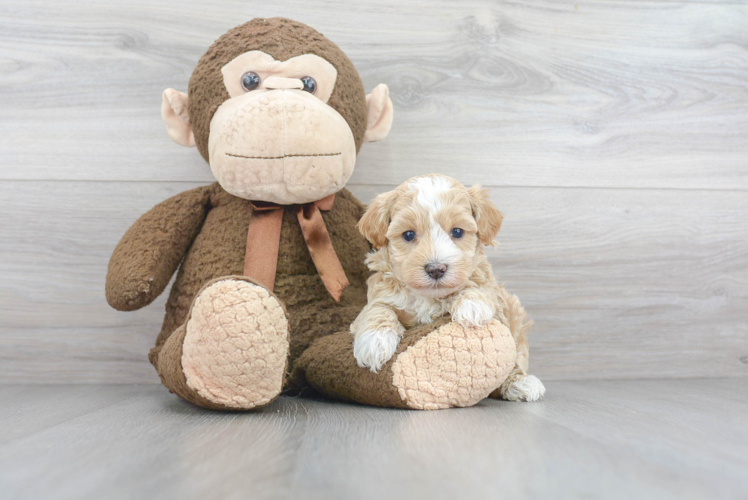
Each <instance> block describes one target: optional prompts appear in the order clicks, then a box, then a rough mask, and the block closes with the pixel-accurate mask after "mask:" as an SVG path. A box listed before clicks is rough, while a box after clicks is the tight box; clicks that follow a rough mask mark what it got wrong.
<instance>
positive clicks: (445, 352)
mask: <svg viewBox="0 0 748 500" xmlns="http://www.w3.org/2000/svg"><path fill="white" fill-rule="evenodd" d="M253 50H255V51H256V50H261V51H263V52H265V53H266V54H269V55H271V56H273V57H274V58H275V59H276V60H278V61H285V60H287V59H289V58H292V57H295V56H299V55H303V54H315V55H317V56H319V57H321V58H323V59H325V60H326V61H329V62H330V63H332V64H333V65H334V66H335V67H336V69H337V71H338V76H337V81H336V83H335V87H334V91H333V92H332V95H331V97H330V98H329V101H328V102H327V104H328V105H329V106H330V107H331V108H333V109H334V110H335V111H336V112H337V113H339V114H340V115H341V116H342V117H343V118H344V119H345V121H346V122H347V123H348V126H349V127H350V130H351V132H352V134H353V139H354V140H355V150H356V151H358V149H359V147H360V146H361V144H362V142H364V136H365V133H367V131H368V130H370V129H371V127H372V123H374V122H376V120H373V119H372V118H371V116H372V115H371V110H370V109H369V110H368V112H369V115H368V117H367V100H366V98H365V94H364V89H363V85H362V83H361V80H360V78H359V76H358V74H357V73H356V71H355V69H354V67H353V65H352V64H351V62H350V61H349V60H348V58H347V57H346V56H345V54H343V52H342V51H341V50H340V49H338V48H337V46H335V45H334V44H333V43H332V42H330V41H329V40H327V39H326V38H324V37H323V36H322V35H320V34H319V33H317V32H316V31H314V30H312V29H311V28H309V27H308V26H305V25H303V24H300V23H296V22H293V21H290V20H286V19H270V20H263V19H256V20H253V21H251V22H249V23H247V24H245V25H242V26H239V27H237V28H235V29H233V30H231V31H229V32H228V33H227V34H225V35H224V36H223V37H221V38H220V39H219V40H218V41H217V42H216V43H215V44H214V45H213V46H212V47H211V48H210V49H209V50H208V52H207V53H206V54H205V55H204V56H203V58H201V60H200V62H199V64H198V66H197V68H196V69H195V72H194V74H193V77H192V79H191V81H190V91H189V124H187V120H186V119H185V118H182V120H183V121H184V123H181V122H176V123H177V126H179V127H191V129H190V128H184V130H186V131H187V132H189V133H190V134H192V133H194V143H195V144H196V145H197V147H198V148H199V150H200V152H201V154H202V155H203V156H204V157H205V159H206V160H208V161H209V163H210V161H211V160H212V159H211V158H210V148H209V136H210V133H211V126H212V124H211V119H212V117H213V116H214V114H215V112H216V110H217V109H218V108H219V107H220V106H221V105H222V103H224V102H225V101H227V100H229V99H230V96H229V95H228V93H227V91H226V88H225V87H224V84H223V82H222V80H221V68H223V67H225V65H226V64H228V63H229V62H230V61H232V60H233V59H234V58H236V57H237V56H239V55H240V54H243V53H246V52H247V51H253ZM285 80H291V78H285ZM270 92H276V93H277V92H298V91H295V90H285V91H284V90H272V89H271V90H270ZM268 95H269V94H268ZM280 95H282V94H280ZM165 96H166V94H165ZM385 97H386V94H385ZM387 101H388V99H387ZM389 104H390V106H391V102H390V103H389ZM172 107H174V105H173V104H172ZM175 112H177V114H179V110H178V106H177V107H176V108H175ZM390 113H391V111H390ZM380 114H381V113H380ZM374 118H376V116H374ZM367 122H368V123H367ZM261 125H262V124H261V123H260V124H259V126H261ZM367 127H368V129H367ZM170 135H171V134H170ZM385 135H386V132H385ZM183 136H184V137H187V135H186V134H184V133H183ZM175 140H176V139H175ZM285 153H288V152H287V151H286V152H285ZM309 156H314V155H309ZM211 166H212V165H211ZM311 168H315V167H314V165H312V167H311ZM344 180H345V179H344ZM309 201H311V200H309ZM295 210H296V209H295V207H294V206H287V207H285V208H283V211H284V214H283V222H282V226H281V237H280V250H279V254H278V263H277V273H276V278H275V285H274V289H273V293H270V292H269V291H268V290H267V289H266V288H265V287H263V286H261V285H259V284H258V283H257V282H255V281H254V280H253V279H252V278H251V277H243V276H241V275H242V272H243V265H244V260H245V251H246V249H247V228H248V226H249V223H250V220H251V219H252V217H253V216H255V213H254V211H253V208H252V203H251V202H250V201H249V200H247V199H243V198H241V197H238V196H235V195H233V194H230V193H229V192H227V191H226V190H225V189H224V188H223V187H222V185H221V183H220V182H218V183H215V184H212V185H209V186H205V187H200V188H197V189H192V190H190V191H186V192H183V193H181V194H179V195H177V196H175V197H173V198H170V199H169V200H166V201H164V202H163V203H161V204H159V205H157V206H156V207H154V208H153V209H152V210H150V211H149V212H148V213H146V214H145V215H143V216H142V217H141V218H140V219H139V220H138V221H137V222H136V223H135V224H134V225H133V226H132V227H131V228H130V229H129V230H128V231H127V233H126V234H125V235H124V236H123V238H122V240H121V241H120V243H119V244H118V245H117V247H116V249H115V251H114V253H113V255H112V259H111V261H110V265H109V271H108V275H107V283H106V294H107V300H108V301H109V303H110V304H111V305H112V307H114V308H116V309H119V310H124V311H129V310H135V309H138V308H141V307H144V306H145V305H147V304H149V303H150V302H152V301H153V300H154V299H155V298H156V297H157V296H158V295H159V294H160V293H161V292H162V291H163V290H164V289H165V287H166V285H167V284H168V282H169V280H170V278H171V276H172V275H173V273H174V272H175V271H176V270H177V269H178V274H177V277H176V281H175V283H174V285H173V287H172V289H171V293H170V296H169V300H168V302H167V306H166V317H165V319H164V323H163V327H162V330H161V333H160V335H159V336H158V339H157V341H156V346H155V347H154V348H153V349H152V350H151V353H150V360H151V362H152V363H153V365H154V366H155V367H156V369H157V371H158V373H159V376H160V377H161V380H162V382H163V383H164V385H165V386H166V387H168V388H169V389H170V390H171V391H172V392H174V393H176V394H178V395H179V396H181V397H183V398H185V399H187V400H189V401H191V402H193V403H195V404H198V405H200V406H204V407H207V408H213V409H232V410H243V409H250V408H256V407H259V406H263V405H265V404H267V403H269V402H270V401H272V399H274V398H275V397H277V396H278V395H279V394H280V393H281V391H282V390H295V391H297V392H298V391H299V390H302V389H304V388H312V389H315V390H316V391H317V392H319V393H322V394H324V395H327V396H329V397H333V398H338V399H343V400H349V401H357V402H361V403H367V404H375V405H381V406H390V407H403V408H425V409H430V408H446V407H451V406H469V405H472V404H475V403H476V402H478V401H480V400H481V399H483V398H484V397H486V396H488V395H489V394H490V393H491V392H493V391H494V390H495V389H497V388H498V387H499V385H500V384H501V383H502V381H503V380H504V379H505V378H506V376H507V374H508V373H509V371H510V370H511V368H512V366H513V364H514V359H515V354H516V352H515V346H514V343H513V340H512V336H511V333H510V332H509V329H508V328H507V327H508V326H509V324H510V322H511V321H512V319H511V317H512V315H514V316H516V315H517V314H518V313H522V311H515V310H513V309H512V304H508V305H507V308H506V311H505V313H506V315H507V317H508V319H507V321H506V322H505V323H506V324H500V323H499V322H493V323H491V324H489V325H487V326H485V327H481V328H473V329H464V328H462V327H460V326H458V325H457V324H456V323H451V322H449V320H448V319H443V320H440V321H437V322H436V323H433V324H429V325H423V326H419V327H416V328H413V329H411V330H410V331H408V332H406V334H405V336H404V337H403V341H402V342H401V344H400V346H399V348H398V351H397V354H396V355H395V356H394V357H393V358H392V359H391V360H390V361H389V362H388V363H387V364H386V365H385V366H384V368H383V369H382V370H381V371H380V372H379V373H376V374H375V373H372V372H371V371H369V370H367V369H364V368H361V367H359V366H357V363H356V360H355V359H354V357H353V352H352V337H351V335H350V333H349V332H348V327H349V325H350V323H351V322H352V321H353V320H354V319H355V318H356V316H357V315H358V313H359V312H360V310H361V309H362V308H363V306H364V305H365V304H366V283H365V282H366V279H367V278H368V276H369V271H368V270H367V269H366V266H365V265H364V258H365V255H366V253H367V252H368V251H369V250H370V246H369V243H368V242H367V241H366V239H365V238H364V237H363V236H362V235H361V234H360V233H359V232H358V230H357V228H356V224H357V222H358V221H359V219H360V218H361V216H362V214H363V212H364V207H363V205H362V204H361V203H360V202H359V201H358V200H357V199H356V198H355V197H353V195H351V194H350V193H349V192H348V191H347V190H345V189H341V190H339V191H338V192H337V194H336V197H335V202H334V205H333V208H332V209H331V210H329V211H327V212H323V213H322V217H323V219H324V223H325V226H326V228H327V231H328V232H329V235H330V239H331V240H332V244H333V247H334V249H335V252H336V253H337V256H338V258H339V260H340V263H341V264H342V267H343V269H344V270H345V274H346V276H347V278H348V280H349V282H350V285H349V286H348V287H347V288H346V289H345V290H344V292H343V295H342V297H341V300H340V301H339V302H336V301H335V300H334V299H333V298H332V297H331V296H330V294H329V293H328V292H327V290H326V289H325V286H324V284H323V282H322V280H321V279H320V276H319V274H318V270H317V268H316V267H315V264H314V262H313V260H312V258H311V256H310V252H309V249H308V248H307V243H306V242H305V239H304V235H303V234H302V231H301V228H300V226H299V222H298V221H297V218H296V212H295ZM271 379H272V380H271Z"/></svg>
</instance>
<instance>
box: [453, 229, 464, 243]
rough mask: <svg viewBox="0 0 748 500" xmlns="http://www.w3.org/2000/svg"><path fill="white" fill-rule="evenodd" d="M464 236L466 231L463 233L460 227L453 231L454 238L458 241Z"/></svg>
mask: <svg viewBox="0 0 748 500" xmlns="http://www.w3.org/2000/svg"><path fill="white" fill-rule="evenodd" d="M464 235H465V231H463V230H462V229H460V228H459V227H456V228H454V229H452V238H454V239H457V240H458V239H460V238H462V237H463V236H464Z"/></svg>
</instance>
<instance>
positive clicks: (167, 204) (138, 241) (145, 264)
mask: <svg viewBox="0 0 748 500" xmlns="http://www.w3.org/2000/svg"><path fill="white" fill-rule="evenodd" d="M211 189H212V186H204V187H199V188H196V189H191V190H189V191H185V192H183V193H180V194H178V195H176V196H174V197H172V198H169V199H168V200H166V201H164V202H161V203H159V204H158V205H156V206H155V207H153V208H152V209H151V210H149V211H148V212H146V213H145V214H144V215H143V216H142V217H140V218H139V219H138V220H137V221H136V222H135V224H133V225H132V226H131V227H130V229H128V230H127V232H126V233H125V235H124V236H123V237H122V239H121V240H120V242H119V243H118V244H117V247H116V248H115V249H114V253H113V254H112V258H111V259H110V260H109V270H108V271H107V277H106V299H107V302H109V305H110V306H112V307H113V308H115V309H117V310H119V311H134V310H136V309H140V308H141V307H144V306H147V305H148V304H150V303H151V302H153V300H154V299H155V298H156V297H158V296H159V294H160V293H161V292H163V290H164V288H165V287H166V285H167V284H168V283H169V279H171V276H172V274H174V271H176V269H177V267H178V266H179V263H180V262H181V261H182V259H183V258H184V255H185V254H186V253H187V250H188V249H189V247H190V245H191V244H192V242H193V240H194V239H195V237H196V236H197V234H198V233H199V232H200V228H201V226H202V224H203V221H204V220H205V216H206V214H207V213H208V210H209V209H210V192H211Z"/></svg>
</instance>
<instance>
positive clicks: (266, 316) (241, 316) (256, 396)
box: [182, 279, 289, 409]
mask: <svg viewBox="0 0 748 500" xmlns="http://www.w3.org/2000/svg"><path fill="white" fill-rule="evenodd" d="M288 348H289V340H288V320H287V319H286V315H285V313H284V311H283V307H282V306H281V304H280V302H278V300H277V299H276V298H275V297H274V296H273V295H272V294H271V293H270V292H268V290H267V289H265V288H263V287H261V286H258V285H255V284H254V283H250V282H248V281H242V280H235V279H227V280H223V281H218V282H216V283H213V284H212V285H210V286H209V287H208V288H206V289H205V290H203V291H202V292H201V293H200V294H199V295H198V297H197V298H196V299H195V302H194V304H193V306H192V312H191V316H190V319H189V321H188V322H187V332H186V336H185V339H184V344H183V350H182V370H183V371H184V375H185V377H186V379H187V385H188V386H189V387H190V388H192V389H194V390H195V391H197V393H198V394H199V395H200V396H202V397H203V398H205V399H208V400H209V401H212V402H213V403H216V404H219V405H223V406H226V407H228V408H236V409H249V408H254V407H256V406H262V405H264V404H267V403H269V402H270V401H272V400H273V399H275V397H276V396H278V394H280V391H281V389H282V388H283V379H284V374H285V371H286V360H287V358H288Z"/></svg>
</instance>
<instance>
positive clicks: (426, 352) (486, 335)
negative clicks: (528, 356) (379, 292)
mask: <svg viewBox="0 0 748 500" xmlns="http://www.w3.org/2000/svg"><path fill="white" fill-rule="evenodd" d="M516 355H517V351H516V347H515V344H514V339H513V338H512V334H511V333H510V332H509V329H508V328H507V327H505V326H504V325H502V324H501V323H499V322H498V321H496V320H493V321H492V322H490V323H488V324H487V325H485V326H480V327H471V328H465V327H463V326H461V325H460V324H459V323H456V322H454V321H453V322H451V323H447V324H446V325H444V326H442V327H440V328H438V329H437V330H434V331H433V332H432V333H430V334H428V335H426V336H425V337H423V338H422V339H420V340H419V341H418V342H416V343H415V344H413V345H412V346H410V347H408V349H407V350H405V351H404V352H402V353H401V354H400V355H398V357H397V359H396V361H395V363H394V364H393V365H392V375H393V376H392V383H393V385H394V386H395V387H396V388H397V390H398V393H399V395H400V397H401V398H402V399H403V401H405V403H406V404H407V405H408V406H410V407H411V408H414V409H419V410H437V409H441V408H451V407H454V406H463V407H464V406H472V405H474V404H476V403H478V402H479V401H481V400H483V399H485V398H486V397H488V395H489V394H490V393H491V392H492V391H493V390H494V389H496V388H497V387H499V386H500V385H501V383H502V382H503V381H504V379H505V378H506V377H507V376H508V375H509V372H510V371H511V370H512V368H513V367H514V361H515V357H516Z"/></svg>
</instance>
